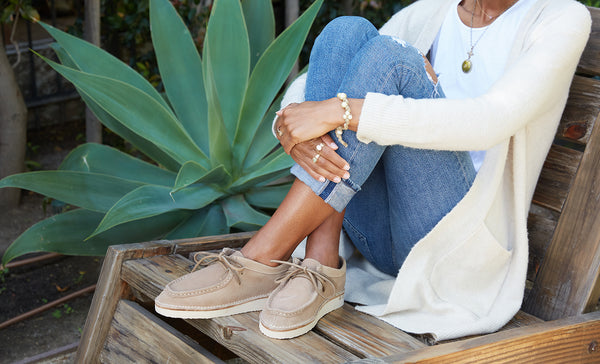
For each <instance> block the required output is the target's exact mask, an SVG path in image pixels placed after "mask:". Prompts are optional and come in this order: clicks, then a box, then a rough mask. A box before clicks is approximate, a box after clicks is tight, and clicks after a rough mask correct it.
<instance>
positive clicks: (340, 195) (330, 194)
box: [291, 164, 360, 212]
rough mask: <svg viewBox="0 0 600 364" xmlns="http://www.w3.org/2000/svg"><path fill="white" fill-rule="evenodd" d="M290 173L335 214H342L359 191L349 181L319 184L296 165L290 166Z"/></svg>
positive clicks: (357, 187)
mask: <svg viewBox="0 0 600 364" xmlns="http://www.w3.org/2000/svg"><path fill="white" fill-rule="evenodd" d="M291 172H292V174H293V175H294V176H296V178H298V180H300V181H301V182H303V183H304V184H305V185H307V186H308V187H309V188H310V189H311V190H312V191H313V192H314V193H315V194H316V195H317V196H319V197H321V198H322V199H323V201H325V203H327V204H328V205H329V206H331V207H333V208H334V209H335V210H336V211H337V212H342V211H343V210H344V209H345V208H346V205H348V203H349V202H350V200H351V199H352V197H354V195H355V194H356V193H357V192H358V191H360V186H359V185H358V184H356V183H354V182H352V181H351V180H350V179H345V180H342V181H341V182H340V183H335V182H331V181H325V182H319V181H317V180H316V179H314V178H312V176H311V175H310V174H308V172H306V171H305V170H304V168H302V167H300V166H299V165H298V164H294V165H293V166H292V169H291Z"/></svg>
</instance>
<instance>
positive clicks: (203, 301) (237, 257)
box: [154, 248, 288, 318]
mask: <svg viewBox="0 0 600 364" xmlns="http://www.w3.org/2000/svg"><path fill="white" fill-rule="evenodd" d="M194 259H195V260H196V262H197V264H196V267H198V266H201V265H205V267H204V268H202V269H200V270H197V271H194V270H195V268H196V267H194V269H192V273H189V274H186V275H184V276H182V277H180V278H177V279H175V280H174V281H172V282H170V283H169V284H167V286H166V287H165V289H164V290H163V291H162V293H161V294H160V295H159V296H158V297H156V300H155V301H154V303H155V304H154V307H155V310H156V312H158V313H159V314H161V315H164V316H168V317H179V318H212V317H220V316H229V315H234V314H238V313H242V312H249V311H259V310H261V309H262V308H263V307H264V305H265V302H266V301H267V298H268V297H269V294H270V293H271V292H272V291H273V290H274V289H275V288H276V287H277V285H278V283H277V282H276V280H277V278H280V277H282V276H283V275H284V274H285V272H286V271H287V269H288V266H286V265H279V266H277V267H270V266H267V265H264V264H261V263H259V262H256V261H254V260H251V259H248V258H245V257H244V256H243V255H242V253H240V252H238V251H235V250H233V249H229V248H225V249H223V251H221V252H220V253H218V254H216V253H198V254H196V257H195V258H194Z"/></svg>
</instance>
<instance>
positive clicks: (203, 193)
mask: <svg viewBox="0 0 600 364" xmlns="http://www.w3.org/2000/svg"><path fill="white" fill-rule="evenodd" d="M322 1H323V0H317V1H316V2H315V3H314V4H313V5H312V6H311V7H310V8H309V9H308V10H307V11H305V12H304V14H303V15H302V16H301V17H300V18H299V19H298V20H297V21H296V22H295V23H294V24H292V25H291V26H290V27H289V28H288V29H286V30H285V31H284V32H283V33H282V34H280V35H279V37H277V39H275V40H273V38H274V16H273V9H272V5H271V2H270V0H245V1H242V2H241V3H240V1H239V0H216V1H215V2H214V4H213V7H212V11H211V15H210V18H209V22H208V27H207V31H206V36H205V40H204V47H203V52H202V59H201V58H200V55H199V54H198V51H197V50H196V47H195V46H194V42H193V40H192V37H191V36H190V33H189V31H188V29H187V28H186V26H185V24H184V22H183V21H182V19H181V18H180V17H179V16H178V14H177V12H176V11H175V9H174V8H173V6H172V5H171V3H170V2H169V1H168V0H150V24H151V31H152V42H153V44H154V48H155V51H156V56H157V61H158V65H159V69H160V73H161V76H162V80H163V84H164V88H165V91H166V92H165V95H164V96H163V95H161V94H159V93H158V92H157V91H156V89H155V88H154V87H152V85H151V84H150V83H148V81H146V80H145V79H144V78H143V77H142V76H141V75H139V74H138V73H136V72H135V71H134V70H132V69H131V68H130V67H128V66H127V65H125V64H124V63H122V62H121V61H119V60H117V59H116V58H114V57H113V56H111V55H110V54H108V53H107V52H105V51H103V50H101V49H99V48H97V47H95V46H93V45H91V44H89V43H86V42H84V41H82V40H80V39H78V38H76V37H73V36H71V35H69V34H67V33H64V32H61V31H59V30H57V29H55V28H52V27H51V26H48V25H44V28H45V29H46V30H47V31H48V32H49V33H50V34H51V35H52V36H53V37H54V38H55V39H56V41H57V44H55V45H54V49H55V50H56V53H57V54H58V56H59V58H60V60H61V63H62V64H58V63H55V62H52V61H50V60H46V61H47V62H48V63H49V64H50V65H51V66H52V67H53V68H54V69H56V70H57V71H58V72H59V73H61V74H62V75H63V76H64V77H65V78H67V79H68V80H69V81H71V82H72V83H73V84H74V85H75V87H76V88H77V89H78V91H79V93H80V94H81V96H82V98H83V99H84V100H85V102H86V103H87V105H88V106H89V107H90V109H92V110H93V111H94V113H95V114H96V116H98V118H99V119H100V121H101V122H102V123H103V124H104V125H105V126H106V127H108V128H110V129H112V130H113V131H114V132H115V133H117V134H119V135H120V136H122V137H123V138H124V139H126V140H128V141H129V142H130V143H131V144H132V145H134V146H135V147H136V148H137V149H138V150H139V151H141V152H142V153H144V154H145V155H146V156H147V157H148V158H150V159H152V160H154V161H155V162H156V163H157V164H158V166H157V165H154V164H151V163H147V162H145V161H142V160H140V159H137V158H134V157H132V156H130V155H127V154H125V153H122V152H120V151H118V150H116V149H114V148H111V147H108V146H104V145H98V144H91V143H88V144H84V145H82V146H80V147H78V148H76V149H75V150H73V151H72V152H71V153H70V154H69V155H68V156H67V157H66V158H65V160H64V161H63V163H62V164H61V166H60V168H59V170H57V171H40V172H30V173H24V174H18V175H13V176H9V177H7V178H5V179H4V180H2V181H0V187H18V188H24V189H29V190H32V191H35V192H38V193H41V194H44V195H46V196H49V197H51V198H54V199H58V200H61V201H64V202H65V203H67V204H70V205H73V206H76V207H79V208H78V209H74V210H71V211H68V212H65V213H62V214H59V215H56V216H53V217H50V218H48V219H46V220H44V221H42V222H40V223H38V224H36V225H34V226H33V227H31V228H30V229H28V230H27V231H26V232H24V233H23V234H22V235H21V236H20V237H19V238H18V239H17V240H16V241H15V242H13V244H12V245H11V246H10V247H9V248H8V249H7V250H6V252H5V254H4V257H3V263H6V262H8V261H10V260H11V259H13V258H15V257H17V256H20V255H22V254H25V253H28V252H33V251H54V252H59V253H64V254H79V255H101V254H104V252H105V251H106V248H107V246H108V245H111V244H119V243H131V242H140V241H146V240H150V239H156V238H167V239H176V238H189V237H195V236H202V235H212V234H221V233H226V232H229V231H230V230H231V229H236V230H254V229H256V228H258V227H260V226H262V225H263V224H264V223H265V222H266V221H267V220H268V218H269V216H268V215H267V214H266V213H265V211H264V209H274V208H276V207H277V206H278V205H279V203H280V202H281V200H282V198H283V197H284V196H285V194H286V193H287V190H288V189H289V184H273V182H274V181H277V180H279V179H280V178H281V177H283V176H286V175H288V173H289V172H288V168H289V167H290V166H291V164H292V160H291V159H290V158H289V156H288V155H286V154H285V153H284V152H283V150H282V149H281V148H276V146H277V141H276V139H274V138H273V137H272V135H271V121H272V118H273V115H274V112H275V110H276V109H277V107H278V104H279V102H278V101H275V102H274V101H273V100H274V99H275V98H276V97H277V95H278V93H279V90H280V89H281V87H282V85H283V84H284V82H285V80H286V77H287V75H288V74H289V72H290V70H291V69H292V66H293V64H294V62H295V60H296V58H297V56H298V54H299V53H300V50H301V48H302V45H303V43H304V40H305V39H306V36H307V34H308V31H309V28H310V26H311V24H312V22H313V20H314V18H315V16H316V14H317V11H318V9H319V7H320V6H321V4H322Z"/></svg>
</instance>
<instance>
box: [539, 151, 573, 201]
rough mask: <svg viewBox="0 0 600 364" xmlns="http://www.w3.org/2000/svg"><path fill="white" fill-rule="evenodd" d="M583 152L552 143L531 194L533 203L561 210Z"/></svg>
mask: <svg viewBox="0 0 600 364" xmlns="http://www.w3.org/2000/svg"><path fill="white" fill-rule="evenodd" d="M582 155H583V153H581V152H578V151H576V150H573V149H569V148H565V147H561V146H559V145H553V146H552V147H551V148H550V151H549V152H548V156H547V157H546V161H545V162H544V167H543V169H542V172H541V174H540V177H539V179H538V184H537V187H536V189H535V193H534V194H533V203H535V204H537V205H540V206H543V207H546V208H549V209H551V210H554V211H556V212H559V213H560V212H561V211H562V209H563V206H564V203H565V200H566V199H567V195H568V193H569V187H570V186H571V183H572V182H573V179H574V178H575V174H576V173H577V167H578V166H579V161H580V160H581V157H582Z"/></svg>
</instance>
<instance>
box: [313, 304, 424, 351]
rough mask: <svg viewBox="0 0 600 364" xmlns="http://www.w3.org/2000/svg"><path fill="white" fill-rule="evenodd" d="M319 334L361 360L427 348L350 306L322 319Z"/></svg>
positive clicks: (318, 328) (346, 305) (318, 329)
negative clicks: (361, 358) (362, 358)
mask: <svg viewBox="0 0 600 364" xmlns="http://www.w3.org/2000/svg"><path fill="white" fill-rule="evenodd" d="M316 330H317V331H318V332H319V333H320V334H321V335H323V336H325V337H326V338H328V339H329V340H331V341H333V342H335V343H337V344H338V345H341V346H342V347H343V348H345V349H346V350H348V351H350V352H353V353H354V354H355V355H357V356H359V357H380V356H385V355H390V354H393V353H401V352H408V351H411V350H414V349H416V348H422V347H424V346H425V344H423V343H422V342H421V341H419V340H417V339H415V338H414V337H412V336H410V335H409V334H407V333H405V332H403V331H401V330H398V329H397V328H395V327H393V326H391V325H389V324H387V323H385V322H384V321H381V320H379V319H377V318H375V317H373V316H370V315H367V314H364V313H362V312H359V311H357V310H355V309H354V307H352V306H351V305H349V304H347V303H346V304H345V305H344V306H343V307H342V309H339V310H335V311H333V312H331V313H330V314H328V315H326V316H325V317H323V318H322V319H321V320H320V321H319V323H318V324H317V326H316Z"/></svg>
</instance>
